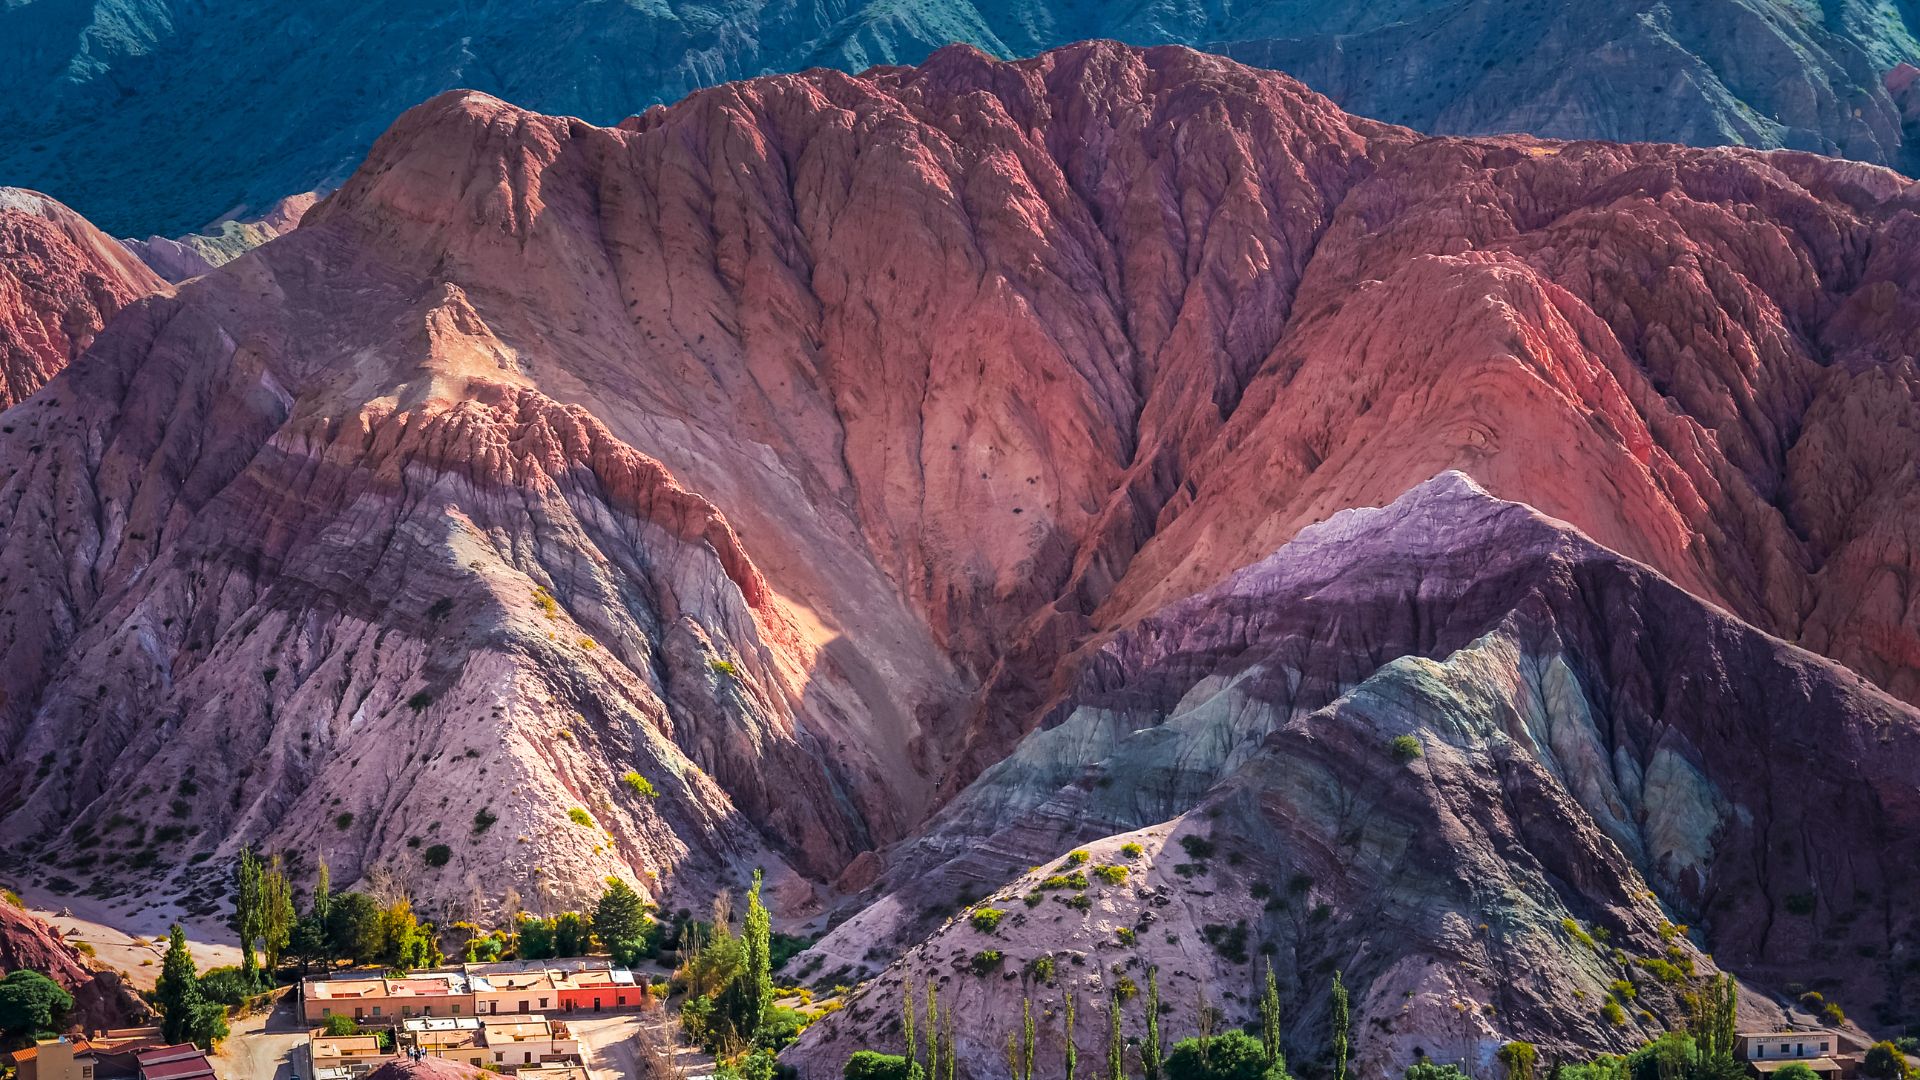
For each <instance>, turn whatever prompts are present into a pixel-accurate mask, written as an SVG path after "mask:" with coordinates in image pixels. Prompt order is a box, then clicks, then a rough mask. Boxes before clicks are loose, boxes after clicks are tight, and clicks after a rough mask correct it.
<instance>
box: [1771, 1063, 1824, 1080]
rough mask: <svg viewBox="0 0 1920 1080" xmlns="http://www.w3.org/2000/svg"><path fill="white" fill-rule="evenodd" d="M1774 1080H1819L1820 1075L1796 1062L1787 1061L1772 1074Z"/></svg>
mask: <svg viewBox="0 0 1920 1080" xmlns="http://www.w3.org/2000/svg"><path fill="white" fill-rule="evenodd" d="M1773 1075H1774V1078H1775V1080H1820V1074H1819V1073H1816V1072H1814V1071H1813V1070H1812V1069H1810V1068H1808V1067H1807V1066H1805V1065H1802V1064H1800V1063H1799V1062H1797V1061H1789V1062H1787V1063H1786V1064H1785V1065H1782V1066H1780V1068H1779V1069H1778V1070H1777V1071H1775V1072H1774V1074H1773Z"/></svg>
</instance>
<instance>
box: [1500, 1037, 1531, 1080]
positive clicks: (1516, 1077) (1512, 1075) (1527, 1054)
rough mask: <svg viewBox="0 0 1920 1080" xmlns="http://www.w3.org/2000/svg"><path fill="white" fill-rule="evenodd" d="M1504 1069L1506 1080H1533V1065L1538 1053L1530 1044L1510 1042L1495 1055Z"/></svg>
mask: <svg viewBox="0 0 1920 1080" xmlns="http://www.w3.org/2000/svg"><path fill="white" fill-rule="evenodd" d="M1495 1056H1496V1057H1498V1058H1499V1059H1500V1064H1501V1065H1503V1066H1505V1067H1506V1070H1507V1080H1533V1070H1534V1063H1535V1062H1536V1061H1538V1060H1539V1057H1540V1051H1539V1050H1538V1049H1536V1048H1535V1047H1534V1045H1533V1044H1532V1043H1530V1042H1510V1043H1508V1044H1506V1045H1505V1046H1502V1047H1501V1048H1500V1051H1499V1053H1498V1054H1496V1055H1495Z"/></svg>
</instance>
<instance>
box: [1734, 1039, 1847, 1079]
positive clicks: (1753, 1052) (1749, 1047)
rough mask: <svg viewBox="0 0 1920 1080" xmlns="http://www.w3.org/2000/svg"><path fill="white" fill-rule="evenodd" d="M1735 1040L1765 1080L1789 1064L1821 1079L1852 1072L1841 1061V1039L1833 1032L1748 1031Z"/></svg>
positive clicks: (1751, 1068) (1750, 1065) (1744, 1057)
mask: <svg viewBox="0 0 1920 1080" xmlns="http://www.w3.org/2000/svg"><path fill="white" fill-rule="evenodd" d="M1734 1041H1735V1044H1736V1049H1737V1051H1738V1053H1739V1055H1740V1059H1741V1060H1742V1061H1744V1062H1746V1063H1747V1069H1748V1070H1749V1071H1751V1072H1752V1073H1753V1074H1754V1075H1755V1076H1758V1077H1761V1078H1762V1080H1764V1078H1765V1077H1767V1076H1769V1075H1771V1074H1772V1073H1776V1072H1778V1071H1780V1070H1781V1069H1783V1068H1785V1067H1786V1066H1788V1065H1805V1066H1806V1067H1807V1068H1809V1069H1812V1070H1813V1071H1814V1072H1815V1073H1817V1074H1819V1076H1820V1078H1821V1080H1842V1078H1843V1077H1846V1076H1848V1075H1850V1074H1851V1072H1852V1070H1851V1069H1849V1068H1847V1067H1846V1064H1845V1063H1844V1062H1843V1060H1842V1059H1841V1056H1840V1037H1839V1036H1838V1035H1837V1034H1835V1033H1834V1032H1831V1031H1826V1030H1822V1029H1816V1030H1813V1031H1745V1032H1740V1033H1739V1034H1737V1035H1735V1036H1734Z"/></svg>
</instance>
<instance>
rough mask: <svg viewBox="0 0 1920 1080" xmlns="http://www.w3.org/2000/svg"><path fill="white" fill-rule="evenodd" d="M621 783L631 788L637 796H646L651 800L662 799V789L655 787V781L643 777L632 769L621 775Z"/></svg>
mask: <svg viewBox="0 0 1920 1080" xmlns="http://www.w3.org/2000/svg"><path fill="white" fill-rule="evenodd" d="M620 782H621V783H623V784H625V785H627V787H629V788H631V789H632V790H633V793H634V794H635V795H644V796H646V797H647V798H649V799H657V798H659V797H660V789H659V788H656V787H654V786H653V781H651V780H649V779H647V778H646V777H644V776H641V775H640V774H639V773H637V772H634V771H633V770H632V769H628V770H627V771H626V772H625V773H623V774H622V775H621V777H620Z"/></svg>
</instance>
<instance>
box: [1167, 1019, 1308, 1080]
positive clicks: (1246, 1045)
mask: <svg viewBox="0 0 1920 1080" xmlns="http://www.w3.org/2000/svg"><path fill="white" fill-rule="evenodd" d="M1165 1068H1166V1073H1167V1080H1287V1070H1286V1065H1285V1063H1283V1062H1275V1061H1269V1060H1268V1058H1267V1048H1266V1047H1265V1046H1263V1045H1261V1043H1260V1041H1259V1040H1258V1039H1255V1038H1254V1037H1253V1036H1251V1035H1249V1034H1247V1033H1246V1032H1244V1031H1241V1030H1239V1029H1238V1028H1233V1029H1230V1030H1228V1031H1226V1032H1224V1033H1222V1034H1219V1035H1195V1036H1192V1037H1189V1038H1185V1039H1181V1040H1180V1041H1179V1042H1177V1043H1174V1044H1173V1052H1172V1053H1169V1054H1168V1055H1167V1060H1166V1064H1165Z"/></svg>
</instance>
